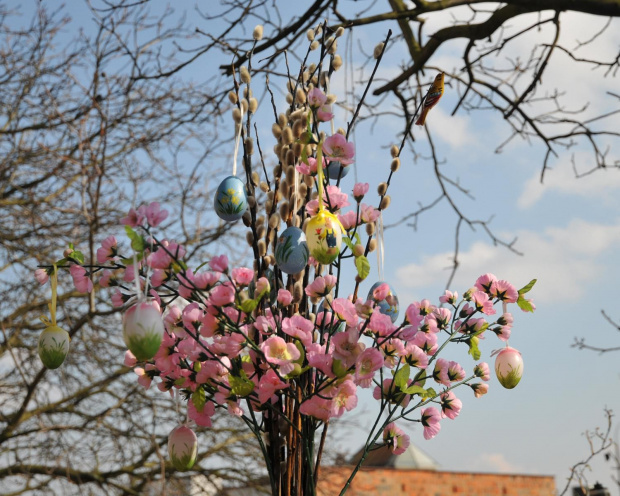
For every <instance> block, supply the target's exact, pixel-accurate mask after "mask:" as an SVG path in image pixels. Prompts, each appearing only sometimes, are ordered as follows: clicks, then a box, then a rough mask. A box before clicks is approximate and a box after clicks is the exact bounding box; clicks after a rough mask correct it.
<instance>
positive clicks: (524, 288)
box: [519, 279, 536, 296]
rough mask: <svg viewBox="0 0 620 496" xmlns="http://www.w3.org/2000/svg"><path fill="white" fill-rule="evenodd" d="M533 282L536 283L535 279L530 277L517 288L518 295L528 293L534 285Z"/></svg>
mask: <svg viewBox="0 0 620 496" xmlns="http://www.w3.org/2000/svg"><path fill="white" fill-rule="evenodd" d="M534 284H536V279H532V280H531V281H530V282H528V283H527V284H526V285H525V286H523V287H522V288H521V289H520V290H519V296H521V295H524V294H525V293H528V292H529V291H530V290H531V289H532V288H533V287H534Z"/></svg>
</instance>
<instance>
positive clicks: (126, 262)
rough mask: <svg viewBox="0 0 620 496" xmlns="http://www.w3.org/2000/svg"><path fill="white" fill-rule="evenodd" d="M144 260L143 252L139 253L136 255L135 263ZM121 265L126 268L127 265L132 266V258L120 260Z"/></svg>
mask: <svg viewBox="0 0 620 496" xmlns="http://www.w3.org/2000/svg"><path fill="white" fill-rule="evenodd" d="M143 258H144V252H140V253H138V254H136V262H140V261H141V260H142V259H143ZM121 263H122V264H123V265H124V266H125V267H127V266H128V265H133V257H131V258H122V259H121Z"/></svg>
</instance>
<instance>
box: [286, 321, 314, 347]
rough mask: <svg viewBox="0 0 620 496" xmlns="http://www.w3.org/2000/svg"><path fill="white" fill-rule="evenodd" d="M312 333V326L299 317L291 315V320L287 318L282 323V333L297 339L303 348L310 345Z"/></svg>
mask: <svg viewBox="0 0 620 496" xmlns="http://www.w3.org/2000/svg"><path fill="white" fill-rule="evenodd" d="M313 331H314V324H313V323H312V322H311V321H310V320H307V319H305V318H303V317H302V316H301V315H293V316H292V317H291V318H288V317H287V318H285V319H284V320H283V321H282V332H284V334H287V335H289V336H291V337H293V338H297V339H299V340H300V341H301V342H302V343H303V345H304V346H308V345H309V344H310V343H312V333H313Z"/></svg>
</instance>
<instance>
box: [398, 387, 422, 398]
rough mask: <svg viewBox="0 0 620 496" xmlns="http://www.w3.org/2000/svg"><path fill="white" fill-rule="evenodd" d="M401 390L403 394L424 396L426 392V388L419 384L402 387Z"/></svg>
mask: <svg viewBox="0 0 620 496" xmlns="http://www.w3.org/2000/svg"><path fill="white" fill-rule="evenodd" d="M402 392H403V393H405V394H419V395H420V396H424V395H425V394H426V389H424V388H423V387H420V386H409V387H408V388H405V389H402Z"/></svg>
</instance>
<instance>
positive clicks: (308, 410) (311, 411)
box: [299, 395, 333, 422]
mask: <svg viewBox="0 0 620 496" xmlns="http://www.w3.org/2000/svg"><path fill="white" fill-rule="evenodd" d="M332 405H333V400H331V399H328V398H321V397H320V396H318V395H314V396H311V397H310V398H309V399H307V400H306V401H304V402H303V403H302V404H301V407H300V408H299V411H300V412H301V413H302V414H303V415H309V416H310V417H314V418H316V419H319V420H322V421H323V422H327V421H328V420H329V419H330V417H331V416H332V412H333V406H332Z"/></svg>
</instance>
